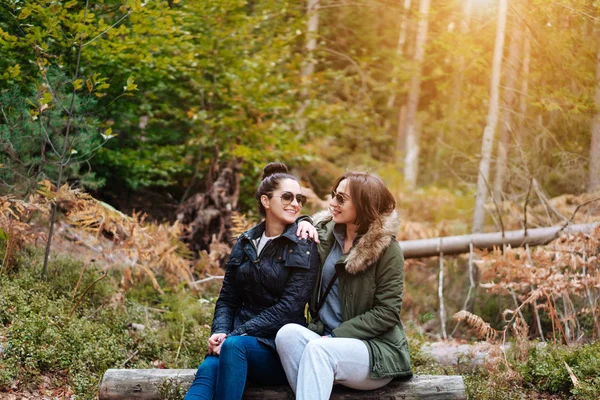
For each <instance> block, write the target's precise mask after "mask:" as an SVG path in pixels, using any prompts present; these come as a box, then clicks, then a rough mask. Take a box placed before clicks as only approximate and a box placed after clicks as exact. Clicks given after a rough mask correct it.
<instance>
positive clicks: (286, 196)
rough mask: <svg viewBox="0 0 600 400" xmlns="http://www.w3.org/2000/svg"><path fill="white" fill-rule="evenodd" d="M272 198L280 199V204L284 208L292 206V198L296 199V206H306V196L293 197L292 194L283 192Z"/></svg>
mask: <svg viewBox="0 0 600 400" xmlns="http://www.w3.org/2000/svg"><path fill="white" fill-rule="evenodd" d="M273 197H279V198H281V204H283V205H284V206H287V205H290V204H292V202H293V201H294V198H295V199H296V201H297V202H298V204H299V205H300V206H302V205H303V204H306V196H305V195H303V194H296V195H295V194H294V193H292V192H283V193H281V196H273Z"/></svg>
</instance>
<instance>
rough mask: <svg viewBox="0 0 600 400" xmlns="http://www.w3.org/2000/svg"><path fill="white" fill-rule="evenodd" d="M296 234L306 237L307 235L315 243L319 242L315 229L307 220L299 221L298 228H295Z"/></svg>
mask: <svg viewBox="0 0 600 400" xmlns="http://www.w3.org/2000/svg"><path fill="white" fill-rule="evenodd" d="M296 236H298V237H300V238H302V239H306V238H307V237H309V238H311V239H312V240H314V241H315V243H320V242H319V233H318V232H317V229H316V228H315V227H314V226H313V225H312V224H311V223H310V222H308V221H300V222H299V223H298V229H297V230H296Z"/></svg>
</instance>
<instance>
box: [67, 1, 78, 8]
mask: <svg viewBox="0 0 600 400" xmlns="http://www.w3.org/2000/svg"><path fill="white" fill-rule="evenodd" d="M76 4H77V0H71V1H67V2H66V3H65V5H64V7H65V8H71V7H73V6H75V5H76Z"/></svg>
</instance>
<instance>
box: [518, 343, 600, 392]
mask: <svg viewBox="0 0 600 400" xmlns="http://www.w3.org/2000/svg"><path fill="white" fill-rule="evenodd" d="M598 354H600V342H596V343H591V344H587V345H582V346H573V347H572V348H567V347H564V346H558V345H551V344H548V345H546V346H539V345H538V346H536V347H533V348H532V349H531V351H530V353H529V357H528V358H527V361H526V362H525V363H523V365H521V366H520V373H521V374H522V376H523V379H524V381H525V382H527V383H529V384H531V385H533V386H534V387H536V388H537V389H538V390H543V391H546V392H549V393H561V394H564V395H568V394H572V395H573V396H574V398H577V399H593V398H598V396H600V386H598V382H599V381H600V359H599V358H598ZM565 363H566V364H567V365H568V366H569V367H570V368H571V369H572V371H573V373H574V374H575V376H576V377H577V380H578V381H579V383H580V384H579V386H578V387H577V388H574V387H573V382H572V380H571V378H570V376H569V372H568V370H567V368H566V366H565Z"/></svg>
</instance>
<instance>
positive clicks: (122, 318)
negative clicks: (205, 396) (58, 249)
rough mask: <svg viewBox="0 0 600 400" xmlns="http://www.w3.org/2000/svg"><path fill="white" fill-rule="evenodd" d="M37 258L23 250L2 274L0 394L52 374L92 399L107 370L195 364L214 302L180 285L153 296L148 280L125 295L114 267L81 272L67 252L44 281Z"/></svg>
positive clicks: (32, 386) (201, 353)
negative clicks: (198, 297)
mask: <svg viewBox="0 0 600 400" xmlns="http://www.w3.org/2000/svg"><path fill="white" fill-rule="evenodd" d="M0 247H1V246H0ZM42 257H43V254H42V251H41V250H39V249H33V248H26V249H25V250H23V251H21V252H20V253H19V254H18V255H17V257H16V262H15V267H14V268H13V269H12V270H11V271H10V272H3V273H0V346H1V347H0V349H1V350H0V393H1V392H2V391H17V392H18V391H20V390H25V389H27V390H36V388H37V387H38V386H39V385H40V383H41V382H42V381H45V382H46V383H47V381H48V379H47V377H50V379H51V381H52V384H53V385H55V387H68V388H69V390H70V391H72V393H73V394H74V395H75V396H76V398H80V399H93V398H95V397H96V396H97V393H98V387H99V383H100V380H101V378H102V375H103V374H104V371H105V370H106V369H108V368H156V367H158V368H195V367H196V366H197V365H198V364H199V362H200V361H201V360H202V359H203V357H204V354H206V347H205V343H206V337H207V336H208V334H209V330H210V327H209V324H210V320H211V318H212V309H213V306H214V303H213V302H212V301H207V300H204V301H198V299H197V298H196V297H194V296H193V295H192V294H191V293H190V292H189V290H184V289H183V288H182V287H172V288H170V289H168V290H165V294H164V295H158V294H157V292H156V290H154V288H153V287H152V283H151V282H149V281H148V282H145V283H141V284H139V285H138V286H137V287H135V288H133V289H131V290H130V291H129V292H127V293H124V292H123V291H121V290H120V289H119V279H120V278H119V276H118V275H117V273H116V272H114V273H109V274H108V275H107V276H105V277H103V276H104V272H103V271H102V270H101V269H100V268H98V267H95V266H94V265H93V264H92V265H87V266H86V267H85V271H84V272H83V274H81V273H82V269H84V265H83V264H82V263H81V262H79V261H75V260H73V259H71V258H68V257H56V258H53V259H52V261H51V263H50V265H49V270H48V277H47V280H45V281H43V280H41V279H40V275H41V262H42ZM113 270H114V269H113ZM80 275H81V281H80V282H79V284H78V281H79V279H80ZM94 282H96V283H94ZM42 376H44V377H46V379H42ZM0 397H1V396H0Z"/></svg>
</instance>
